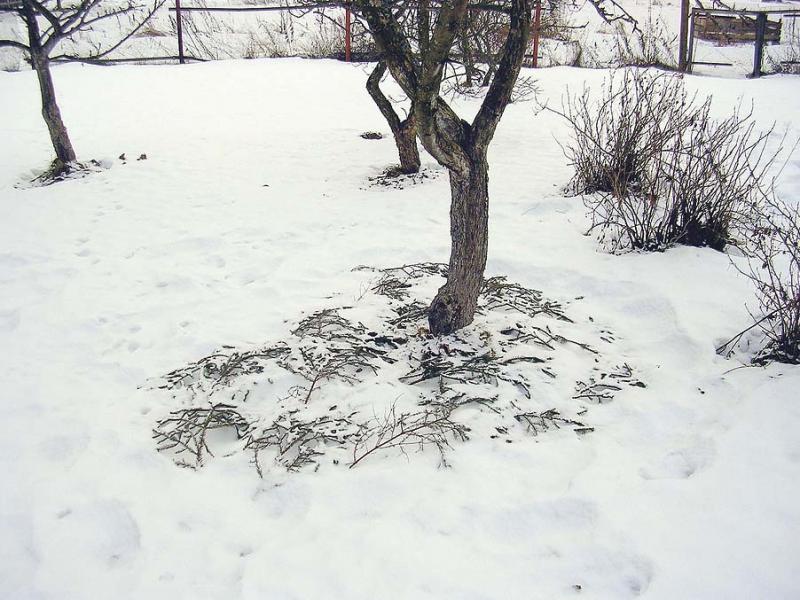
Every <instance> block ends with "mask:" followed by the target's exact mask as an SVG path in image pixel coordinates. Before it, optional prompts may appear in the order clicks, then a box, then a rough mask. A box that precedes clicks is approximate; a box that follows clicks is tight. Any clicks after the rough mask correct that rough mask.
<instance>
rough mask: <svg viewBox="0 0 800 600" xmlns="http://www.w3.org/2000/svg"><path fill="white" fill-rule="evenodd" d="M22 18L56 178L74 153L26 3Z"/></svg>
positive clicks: (33, 14)
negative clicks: (54, 158)
mask: <svg viewBox="0 0 800 600" xmlns="http://www.w3.org/2000/svg"><path fill="white" fill-rule="evenodd" d="M22 7H23V12H22V16H23V19H24V21H25V25H26V27H27V30H28V44H29V46H28V47H29V53H30V57H31V65H32V66H33V69H34V70H35V71H36V77H37V78H38V79H39V90H40V92H41V98H42V117H43V118H44V122H45V124H46V125H47V130H48V132H49V133H50V142H51V143H52V144H53V150H54V151H55V153H56V162H55V163H54V164H53V168H52V171H53V174H54V175H58V174H60V173H62V172H64V171H66V170H68V169H69V165H70V164H71V163H74V162H75V160H76V156H75V150H74V149H73V147H72V142H71V141H70V139H69V135H68V134H67V127H66V125H64V120H63V119H62V118H61V111H60V110H59V108H58V102H57V101H56V89H55V86H54V85H53V76H52V74H51V73H50V58H49V56H48V54H49V48H45V47H43V46H42V43H41V38H42V36H41V32H40V30H39V24H38V22H37V20H36V12H35V11H34V9H33V6H32V5H31V4H30V3H28V2H23V3H22Z"/></svg>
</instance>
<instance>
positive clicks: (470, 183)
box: [354, 0, 531, 334]
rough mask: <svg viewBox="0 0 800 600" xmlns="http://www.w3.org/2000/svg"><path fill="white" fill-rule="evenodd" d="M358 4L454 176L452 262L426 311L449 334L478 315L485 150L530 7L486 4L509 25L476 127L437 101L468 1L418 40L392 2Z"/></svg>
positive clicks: (421, 129) (507, 94) (513, 74)
mask: <svg viewBox="0 0 800 600" xmlns="http://www.w3.org/2000/svg"><path fill="white" fill-rule="evenodd" d="M425 4H427V3H425ZM354 5H355V7H356V8H357V9H358V10H359V11H360V13H361V15H362V17H363V18H364V20H365V21H366V22H367V24H368V26H369V29H370V32H371V34H372V36H373V39H374V40H375V45H376V46H377V48H378V51H379V52H380V53H381V56H382V57H383V60H384V61H385V62H386V65H387V67H388V69H389V71H390V73H391V74H392V77H394V79H395V81H397V83H398V84H399V85H400V87H401V88H402V89H403V91H404V92H405V93H406V95H407V96H408V98H409V99H410V100H411V102H412V105H413V116H414V118H415V120H416V125H417V132H418V135H419V138H420V140H421V142H422V145H423V146H424V147H425V149H426V150H427V151H428V152H429V153H430V154H431V156H433V157H434V158H435V159H436V160H437V162H439V164H441V165H442V166H444V167H446V168H447V170H448V171H449V173H450V194H451V206H450V235H451V241H452V245H451V252H450V264H449V270H448V276H447V282H446V283H445V285H444V286H442V287H441V288H440V289H439V292H438V293H437V295H436V297H435V298H434V300H433V302H432V304H431V307H430V310H429V312H428V323H429V326H430V330H431V333H434V334H447V333H451V332H453V331H455V330H457V329H460V328H461V327H464V326H466V325H468V324H470V323H471V322H472V320H473V318H474V316H475V309H476V305H477V298H478V292H479V291H480V287H481V283H482V282H483V271H484V268H485V266H486V256H487V250H488V241H489V240H488V221H489V165H488V161H487V150H488V148H489V143H490V142H491V140H492V137H493V136H494V132H495V129H496V128H497V125H498V123H499V122H500V118H501V117H502V115H503V112H504V110H505V108H506V106H507V105H508V103H509V101H510V99H511V92H512V90H513V88H514V83H515V82H516V80H517V76H518V75H519V71H520V68H521V66H522V59H523V57H524V54H525V48H526V46H527V41H528V33H529V31H530V23H531V3H530V1H529V0H509V1H507V2H497V3H491V4H490V5H488V6H489V7H490V8H491V9H492V10H497V11H500V12H502V13H505V14H507V15H508V18H509V26H508V33H507V36H506V40H505V44H504V45H503V52H502V56H501V58H500V61H499V63H498V67H497V71H496V73H495V76H494V78H493V80H492V83H491V85H490V86H489V90H488V91H487V93H486V96H485V97H484V100H483V103H482V104H481V107H480V109H479V110H478V114H477V115H476V116H475V119H474V120H473V121H472V123H467V122H466V121H464V120H463V119H461V118H460V117H459V116H458V115H457V114H456V113H455V111H454V110H453V109H452V108H451V107H450V106H449V105H448V104H447V102H446V101H445V100H444V99H443V98H442V97H441V95H440V90H441V86H442V79H443V76H444V72H445V66H446V64H447V62H448V60H449V58H450V55H451V52H452V49H453V46H454V44H455V43H456V41H457V37H458V35H459V33H460V32H461V31H462V30H463V28H464V26H465V23H466V19H467V15H468V11H469V8H468V6H469V3H468V1H467V0H455V1H454V2H445V3H441V5H439V7H438V8H437V10H436V12H437V13H438V16H437V18H436V20H435V22H434V23H431V24H430V29H429V31H430V34H428V29H426V28H425V27H424V25H423V26H420V27H418V31H419V32H420V33H421V35H419V36H411V35H409V34H408V33H407V32H406V31H405V30H404V27H403V23H402V22H401V18H402V15H403V14H404V13H402V12H401V11H397V10H395V7H394V4H393V3H391V2H380V1H376V0H356V2H355V3H354ZM425 8H426V10H425V11H424V12H425V13H426V16H427V12H428V11H427V6H426V7H425ZM431 12H433V11H431ZM415 38H416V39H415ZM414 45H416V47H417V49H418V52H416V53H415V52H414V49H413V46H414Z"/></svg>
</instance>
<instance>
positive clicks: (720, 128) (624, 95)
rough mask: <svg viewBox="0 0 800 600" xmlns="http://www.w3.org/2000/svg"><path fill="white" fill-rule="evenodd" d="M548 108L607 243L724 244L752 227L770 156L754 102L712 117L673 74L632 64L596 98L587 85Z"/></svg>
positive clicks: (616, 247)
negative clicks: (561, 125)
mask: <svg viewBox="0 0 800 600" xmlns="http://www.w3.org/2000/svg"><path fill="white" fill-rule="evenodd" d="M551 110H553V111H554V112H556V113H557V114H559V115H561V116H562V117H563V118H565V119H566V120H567V122H568V123H569V124H570V125H571V127H572V130H573V131H572V138H571V139H570V140H569V141H568V142H567V143H566V144H565V145H564V146H563V150H564V153H565V155H566V157H567V159H568V160H569V161H570V163H571V164H572V165H573V166H574V168H575V175H574V177H573V179H572V182H571V188H572V191H574V192H575V193H576V194H581V195H584V201H585V203H586V206H587V208H588V209H589V211H590V214H591V217H592V230H598V231H599V232H600V234H601V239H602V240H603V241H604V243H606V244H607V245H608V246H609V248H610V249H611V250H612V251H615V252H619V251H628V250H663V249H665V248H667V247H669V246H671V245H674V244H685V245H690V246H709V247H711V248H714V249H716V250H722V249H723V248H724V247H725V245H726V244H728V243H732V242H735V241H736V240H737V238H738V237H739V236H741V235H742V233H743V232H744V231H747V230H749V229H752V227H753V224H754V223H755V221H756V220H757V214H758V210H757V205H758V201H759V199H760V198H761V197H762V196H763V193H764V190H765V189H768V188H769V187H770V186H771V181H770V180H769V179H768V171H769V169H770V167H771V166H772V165H773V163H774V161H775V157H776V154H777V151H770V150H769V149H768V142H769V138H770V135H771V134H772V131H773V128H769V129H767V130H766V131H761V130H759V129H757V127H756V123H755V120H754V118H753V113H752V110H745V109H743V108H742V107H741V105H739V106H737V108H735V109H734V110H733V112H732V113H731V114H729V115H728V116H727V117H725V118H722V119H717V118H715V117H713V116H712V114H711V98H710V97H708V98H705V99H699V98H698V97H697V96H696V95H690V94H688V93H687V91H686V89H685V87H684V83H683V79H682V78H681V77H679V76H676V75H674V74H670V73H663V72H662V73H653V72H650V71H645V70H639V69H633V70H624V71H622V72H618V73H616V74H612V75H611V76H610V78H609V79H608V80H607V82H606V83H605V85H604V86H603V89H602V93H601V96H600V98H596V97H595V96H593V95H592V94H591V93H590V91H589V90H588V89H587V90H584V91H583V93H581V94H579V95H570V96H568V97H567V98H566V99H565V100H564V101H563V103H562V107H561V110H555V109H551Z"/></svg>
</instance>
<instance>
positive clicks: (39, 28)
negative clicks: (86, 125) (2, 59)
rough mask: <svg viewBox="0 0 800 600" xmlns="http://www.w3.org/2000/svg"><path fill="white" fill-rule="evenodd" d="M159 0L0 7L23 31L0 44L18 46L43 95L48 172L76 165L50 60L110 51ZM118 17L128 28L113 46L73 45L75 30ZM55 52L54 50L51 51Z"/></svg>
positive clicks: (31, 1) (13, 0)
mask: <svg viewBox="0 0 800 600" xmlns="http://www.w3.org/2000/svg"><path fill="white" fill-rule="evenodd" d="M162 2H163V0H158V1H157V2H156V4H154V5H153V6H152V7H150V8H149V9H145V10H143V9H142V8H141V7H139V6H137V5H135V4H133V2H132V1H130V0H129V1H128V2H123V3H121V4H115V5H114V6H112V7H109V6H107V5H108V2H101V0H81V1H80V2H78V3H76V4H69V5H67V4H63V5H62V0H8V1H6V2H3V4H2V5H1V7H0V11H2V12H12V13H14V14H16V16H17V17H18V18H19V19H20V20H21V21H22V24H23V25H24V27H25V30H26V32H27V40H19V39H2V38H0V48H18V49H20V50H23V51H24V52H25V53H26V54H27V55H28V57H29V59H30V62H31V66H32V67H33V69H34V70H35V71H36V76H37V77H38V79H39V90H40V92H41V97H42V117H43V118H44V122H45V123H46V124H47V129H48V131H49V132H50V141H51V142H52V144H53V150H55V153H56V159H55V161H54V162H53V165H52V167H51V170H50V175H51V176H58V175H62V174H64V173H66V172H68V171H70V170H71V169H72V168H73V166H74V165H75V163H76V155H75V150H74V148H73V146H72V141H71V140H70V138H69V135H68V133H67V127H66V125H64V121H63V119H62V118H61V111H60V110H59V108H58V102H57V101H56V90H55V85H54V84H53V76H52V74H51V72H50V64H51V62H52V61H53V60H73V61H80V60H96V59H99V58H101V57H103V56H105V55H107V54H108V53H110V52H113V51H114V50H116V49H117V48H119V46H120V45H122V43H123V42H124V41H125V40H127V39H128V38H129V37H130V36H131V35H133V34H134V33H135V32H136V31H138V29H139V28H140V27H141V26H142V25H143V24H144V23H145V21H147V19H148V18H149V17H150V16H151V15H152V14H153V13H154V12H155V10H156V8H158V6H160V5H161V3H162ZM101 4H102V6H101ZM122 17H127V18H128V20H129V26H128V27H127V28H126V29H125V30H124V31H123V32H122V33H121V34H120V36H119V38H118V41H117V42H116V43H115V44H113V45H111V46H110V47H107V48H105V49H98V48H95V49H94V50H93V51H91V52H88V53H80V52H79V51H78V50H77V49H75V46H76V44H75V43H74V37H75V35H76V34H77V33H78V32H80V31H87V30H89V29H91V28H92V27H93V26H95V25H97V24H99V23H100V22H102V21H106V20H108V19H112V18H113V19H117V20H119V19H120V18H122ZM137 17H138V18H137ZM73 49H74V51H73ZM56 51H58V53H57V54H56V55H54V52H56Z"/></svg>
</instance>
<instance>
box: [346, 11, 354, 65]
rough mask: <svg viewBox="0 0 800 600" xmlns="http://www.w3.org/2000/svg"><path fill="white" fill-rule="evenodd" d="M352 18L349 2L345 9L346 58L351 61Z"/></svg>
mask: <svg viewBox="0 0 800 600" xmlns="http://www.w3.org/2000/svg"><path fill="white" fill-rule="evenodd" d="M351 29H352V27H351V18H350V3H349V2H348V3H347V5H346V6H345V9H344V60H345V62H350V44H351V39H350V36H351V32H350V30H351Z"/></svg>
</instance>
